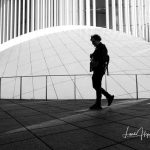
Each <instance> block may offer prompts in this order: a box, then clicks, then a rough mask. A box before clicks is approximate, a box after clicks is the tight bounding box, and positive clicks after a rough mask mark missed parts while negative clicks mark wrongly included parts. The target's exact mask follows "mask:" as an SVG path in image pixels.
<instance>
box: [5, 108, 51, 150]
mask: <svg viewBox="0 0 150 150" xmlns="http://www.w3.org/2000/svg"><path fill="white" fill-rule="evenodd" d="M2 110H3V109H2ZM3 111H4V110H3ZM4 112H5V111H4ZM6 113H7V114H8V115H9V116H11V117H12V118H13V119H14V120H16V121H17V122H18V123H19V124H20V125H21V126H23V127H24V128H25V129H26V130H27V131H29V132H30V133H31V134H32V135H33V136H34V137H35V138H37V139H38V140H39V141H41V142H42V143H43V144H44V145H45V146H47V147H48V148H49V149H50V150H53V148H52V147H51V146H50V145H48V144H47V143H46V142H45V141H43V140H42V139H41V138H40V137H38V136H37V135H36V134H34V133H33V132H32V131H31V130H29V129H28V128H26V127H25V126H24V125H23V124H22V123H21V122H20V121H18V120H17V119H16V118H15V117H13V116H12V115H11V114H10V113H8V112H6Z"/></svg>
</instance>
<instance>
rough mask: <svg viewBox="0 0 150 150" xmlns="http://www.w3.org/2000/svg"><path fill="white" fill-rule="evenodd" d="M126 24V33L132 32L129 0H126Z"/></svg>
mask: <svg viewBox="0 0 150 150" xmlns="http://www.w3.org/2000/svg"><path fill="white" fill-rule="evenodd" d="M124 2H125V26H126V33H127V34H130V17H129V0H125V1H124Z"/></svg>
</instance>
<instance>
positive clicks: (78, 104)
mask: <svg viewBox="0 0 150 150" xmlns="http://www.w3.org/2000/svg"><path fill="white" fill-rule="evenodd" d="M93 102H94V100H76V101H75V100H64V101H59V100H57V101H56V100H49V101H44V100H43V101H37V100H30V101H29V100H0V120H1V122H0V150H101V149H102V150H132V149H136V150H142V149H143V150H148V149H150V126H149V125H150V100H148V99H142V100H121V101H120V100H114V103H113V105H111V106H110V107H107V106H106V105H107V104H106V101H105V100H103V101H102V104H103V110H96V111H91V110H89V109H88V108H89V106H91V104H93Z"/></svg>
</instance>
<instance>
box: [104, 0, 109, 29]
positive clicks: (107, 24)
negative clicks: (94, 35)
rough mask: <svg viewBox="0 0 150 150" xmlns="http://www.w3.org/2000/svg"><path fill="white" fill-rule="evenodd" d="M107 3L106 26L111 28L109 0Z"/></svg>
mask: <svg viewBox="0 0 150 150" xmlns="http://www.w3.org/2000/svg"><path fill="white" fill-rule="evenodd" d="M105 4H106V6H105V7H106V28H107V29H109V0H106V1H105Z"/></svg>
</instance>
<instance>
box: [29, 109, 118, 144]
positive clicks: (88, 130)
mask: <svg viewBox="0 0 150 150" xmlns="http://www.w3.org/2000/svg"><path fill="white" fill-rule="evenodd" d="M36 111H37V110H36ZM47 115H48V116H51V115H49V114H47ZM51 117H54V116H51ZM54 118H56V117H54ZM56 119H58V118H56ZM58 120H60V121H64V120H61V119H60V118H59V119H58ZM64 122H65V123H67V124H70V125H73V126H75V127H77V128H79V129H82V130H85V131H87V132H90V133H93V134H95V135H97V136H101V135H99V134H97V133H95V132H93V131H90V130H87V129H86V128H83V127H78V126H76V125H74V124H72V123H70V122H67V121H64ZM29 131H30V130H29ZM101 137H103V138H105V139H108V140H110V141H113V142H116V141H115V140H113V139H111V138H107V137H104V136H101Z"/></svg>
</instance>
